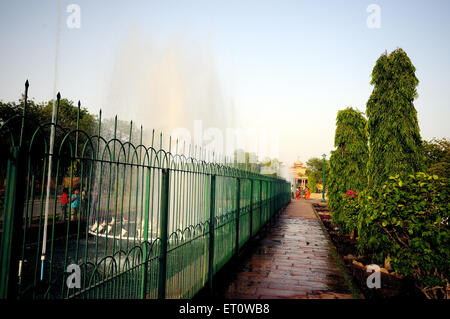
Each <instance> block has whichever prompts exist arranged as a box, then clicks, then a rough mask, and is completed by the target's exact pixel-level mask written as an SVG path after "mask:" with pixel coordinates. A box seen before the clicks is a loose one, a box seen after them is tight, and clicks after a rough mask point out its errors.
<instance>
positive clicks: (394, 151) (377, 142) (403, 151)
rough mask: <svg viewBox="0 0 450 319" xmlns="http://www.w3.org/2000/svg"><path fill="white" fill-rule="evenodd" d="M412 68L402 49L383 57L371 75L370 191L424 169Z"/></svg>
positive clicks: (369, 131) (414, 79) (413, 68)
mask: <svg viewBox="0 0 450 319" xmlns="http://www.w3.org/2000/svg"><path fill="white" fill-rule="evenodd" d="M415 71H416V69H415V67H414V65H413V64H412V63H411V60H410V59H409V57H408V56H407V55H406V53H405V52H404V51H403V50H402V49H400V48H399V49H397V50H395V51H393V52H392V53H391V54H389V55H388V54H387V53H385V54H383V55H382V56H381V57H380V58H379V59H378V60H377V62H376V64H375V67H374V68H373V71H372V80H371V82H370V84H372V85H374V88H373V91H372V94H371V96H370V98H369V101H368V102H367V110H366V115H367V119H368V123H367V130H368V134H369V161H368V164H367V165H368V166H367V169H368V178H369V187H371V188H372V187H379V186H381V185H382V183H383V182H385V181H386V180H387V179H388V178H389V176H393V175H396V174H399V175H405V174H409V173H413V172H416V171H420V170H422V169H423V168H424V167H423V165H424V157H423V146H422V140H421V137H420V129H419V123H418V121H417V111H416V109H415V108H414V104H413V101H414V99H415V98H416V97H417V90H416V87H417V85H418V83H419V80H418V79H417V77H416V75H415Z"/></svg>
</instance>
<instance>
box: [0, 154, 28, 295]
mask: <svg viewBox="0 0 450 319" xmlns="http://www.w3.org/2000/svg"><path fill="white" fill-rule="evenodd" d="M11 155H12V156H11ZM10 156H11V157H10V158H9V159H8V168H7V170H8V171H7V177H8V179H7V193H6V204H7V205H6V208H5V215H4V219H3V223H4V226H3V227H4V228H3V232H4V234H3V240H2V247H1V249H2V250H1V273H0V276H1V277H0V280H1V281H0V298H1V299H6V298H8V299H16V298H17V293H18V267H19V259H20V253H21V245H20V244H21V238H22V232H21V230H22V221H23V211H24V202H25V200H24V195H25V188H26V183H25V172H26V169H25V165H24V164H25V154H23V150H22V148H21V147H20V146H16V147H13V148H12V150H11V152H10Z"/></svg>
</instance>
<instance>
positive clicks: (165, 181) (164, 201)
mask: <svg viewBox="0 0 450 319" xmlns="http://www.w3.org/2000/svg"><path fill="white" fill-rule="evenodd" d="M169 177H170V176H169V169H167V168H164V169H163V170H162V181H161V222H160V234H161V235H160V236H161V252H160V256H159V278H158V299H164V298H165V297H166V277H167V276H166V275H167V228H168V225H169V183H170V180H169Z"/></svg>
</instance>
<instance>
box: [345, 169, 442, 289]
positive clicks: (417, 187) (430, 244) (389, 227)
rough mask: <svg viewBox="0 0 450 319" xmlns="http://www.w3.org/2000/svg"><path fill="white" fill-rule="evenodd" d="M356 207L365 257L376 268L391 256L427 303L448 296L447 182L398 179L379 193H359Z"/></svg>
mask: <svg viewBox="0 0 450 319" xmlns="http://www.w3.org/2000/svg"><path fill="white" fill-rule="evenodd" d="M352 205H358V207H355V206H353V208H354V209H358V210H359V213H358V217H357V219H358V234H359V240H358V248H359V249H360V251H361V252H363V253H366V254H368V255H372V256H373V260H372V261H373V262H375V263H382V262H383V261H384V258H386V257H387V256H389V257H390V259H391V266H392V267H393V269H394V270H395V272H397V273H399V274H402V275H405V276H411V277H413V278H414V280H415V282H416V286H417V287H418V288H420V289H421V290H422V291H423V292H424V294H425V295H426V296H427V297H430V298H436V297H438V295H439V294H442V293H444V294H445V289H446V287H447V285H449V277H450V276H449V275H450V273H449V272H450V231H449V224H448V222H449V207H450V204H449V183H448V180H447V179H442V178H439V177H438V176H436V175H428V174H425V173H417V174H415V175H409V176H408V177H406V178H400V177H399V176H398V175H397V176H395V177H390V178H389V180H388V181H387V182H386V183H385V184H384V185H383V186H382V187H380V188H378V189H374V190H368V191H364V192H361V193H360V194H359V196H358V203H357V204H356V203H352ZM351 218H353V216H352V217H351ZM347 222H349V223H353V222H354V219H351V221H347Z"/></svg>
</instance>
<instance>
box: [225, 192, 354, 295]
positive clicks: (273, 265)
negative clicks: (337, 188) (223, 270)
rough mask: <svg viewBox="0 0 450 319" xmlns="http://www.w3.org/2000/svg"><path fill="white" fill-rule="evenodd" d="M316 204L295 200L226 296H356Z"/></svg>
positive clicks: (250, 258)
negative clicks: (348, 282)
mask: <svg viewBox="0 0 450 319" xmlns="http://www.w3.org/2000/svg"><path fill="white" fill-rule="evenodd" d="M311 202H312V201H311V200H309V201H305V200H293V201H292V203H291V204H290V205H289V206H288V207H287V209H286V211H285V212H284V213H282V215H281V216H280V218H279V219H278V221H277V222H276V225H275V226H273V227H272V229H271V232H270V233H269V234H268V235H267V236H266V237H265V238H264V239H262V240H261V242H260V243H259V244H258V247H257V248H256V249H255V251H253V252H252V255H251V256H250V257H249V258H248V259H247V260H246V261H245V262H244V264H243V265H241V266H240V268H239V270H238V272H237V273H236V274H235V277H234V279H233V281H232V282H231V284H230V285H229V287H228V288H227V290H226V293H225V298H237V299H244V298H250V299H258V298H260V299H266V298H271V299H275V298H288V299H317V298H320V299H324V298H326V299H330V298H331V299H335V298H347V299H348V298H352V295H351V293H350V291H349V288H348V286H347V285H346V283H345V280H344V277H343V275H342V273H341V271H340V269H339V266H338V264H337V261H336V259H335V257H334V255H333V254H332V253H331V250H330V249H332V248H331V246H330V244H329V242H328V241H327V238H326V237H325V234H324V233H323V231H322V228H321V227H320V224H319V221H318V220H317V219H316V216H315V214H314V211H313V209H312V207H311ZM314 202H318V200H314Z"/></svg>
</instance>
